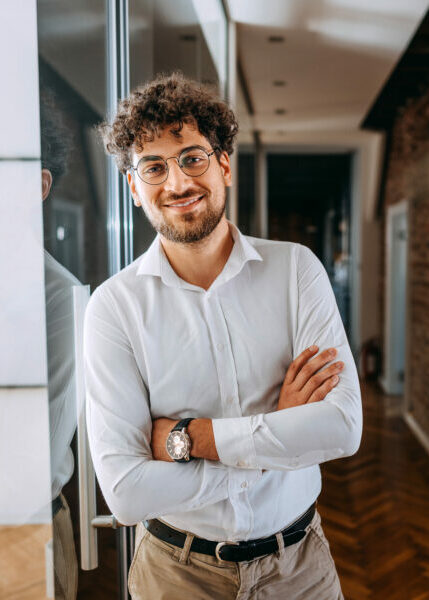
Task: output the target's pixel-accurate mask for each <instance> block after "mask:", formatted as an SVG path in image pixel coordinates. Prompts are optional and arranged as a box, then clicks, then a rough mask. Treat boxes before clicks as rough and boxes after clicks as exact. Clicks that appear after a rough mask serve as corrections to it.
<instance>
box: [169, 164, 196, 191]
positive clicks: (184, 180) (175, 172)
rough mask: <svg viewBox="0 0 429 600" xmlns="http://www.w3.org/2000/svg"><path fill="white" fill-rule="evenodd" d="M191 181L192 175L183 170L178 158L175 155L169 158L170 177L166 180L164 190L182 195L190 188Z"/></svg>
mask: <svg viewBox="0 0 429 600" xmlns="http://www.w3.org/2000/svg"><path fill="white" fill-rule="evenodd" d="M190 182H191V183H192V177H190V176H189V175H186V173H184V172H183V171H182V169H181V168H180V167H179V162H178V160H177V158H176V157H175V156H173V157H172V158H171V159H168V177H167V179H166V181H165V182H164V190H165V191H166V192H170V193H174V194H177V195H180V194H181V193H182V192H184V191H185V190H186V189H188V188H189V183H190Z"/></svg>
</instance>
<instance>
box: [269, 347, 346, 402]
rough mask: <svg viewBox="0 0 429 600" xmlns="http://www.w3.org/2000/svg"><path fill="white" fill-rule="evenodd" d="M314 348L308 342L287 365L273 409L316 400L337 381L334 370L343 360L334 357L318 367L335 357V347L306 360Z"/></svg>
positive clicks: (323, 395) (315, 351)
mask: <svg viewBox="0 0 429 600" xmlns="http://www.w3.org/2000/svg"><path fill="white" fill-rule="evenodd" d="M318 350H319V348H318V347H317V346H310V348H307V349H306V350H304V352H302V353H301V354H300V355H299V356H298V357H297V358H296V359H295V360H294V361H293V362H292V363H291V364H290V365H289V368H288V370H287V373H286V377H285V379H284V382H283V386H282V389H281V391H280V397H279V401H278V406H277V410H282V409H283V408H291V407H292V406H300V405H301V404H307V403H310V402H320V400H323V399H324V398H325V396H326V395H327V394H328V393H329V392H330V391H331V390H332V388H334V387H335V386H336V385H337V384H338V381H339V377H338V373H340V372H341V371H342V369H343V368H344V363H342V362H341V361H338V362H336V363H334V364H332V365H330V366H329V367H327V368H326V369H323V370H321V371H320V369H321V368H322V367H323V366H325V365H326V364H327V363H328V362H330V361H331V360H333V359H334V358H335V356H336V354H337V351H336V350H335V348H328V350H324V351H323V352H321V353H320V354H319V355H318V356H316V357H315V358H312V359H311V360H310V358H311V357H312V356H314V355H315V354H316V353H317V352H318Z"/></svg>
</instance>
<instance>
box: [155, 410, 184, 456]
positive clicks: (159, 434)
mask: <svg viewBox="0 0 429 600" xmlns="http://www.w3.org/2000/svg"><path fill="white" fill-rule="evenodd" d="M178 422H179V421H178V420H175V419H167V418H166V417H160V418H159V419H155V420H154V421H152V438H151V441H150V447H151V448H152V456H153V459H154V460H166V461H168V462H174V461H173V459H172V458H171V457H170V455H169V454H168V452H167V448H166V447H165V444H166V442H167V437H168V434H169V433H170V431H171V430H172V429H173V427H174V426H175V425H177V423H178Z"/></svg>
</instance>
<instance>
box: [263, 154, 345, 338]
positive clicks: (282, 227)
mask: <svg viewBox="0 0 429 600" xmlns="http://www.w3.org/2000/svg"><path fill="white" fill-rule="evenodd" d="M352 156H353V155H352V153H342V154H268V155H267V168H268V215H269V216H268V234H269V238H270V239H274V240H282V241H290V242H297V243H300V244H303V245H304V246H307V247H308V248H310V249H311V250H312V251H313V252H314V253H315V254H316V256H317V257H318V258H319V259H320V261H321V262H322V263H323V265H324V267H325V269H326V271H327V273H328V276H329V279H330V281H331V285H332V288H333V290H334V294H335V298H336V301H337V305H338V309H339V311H340V315H341V318H342V320H343V323H344V327H345V330H346V333H347V336H348V337H349V338H350V330H351V315H350V312H351V311H350V287H351V256H350V247H351V236H350V232H351V191H350V190H351V169H352Z"/></svg>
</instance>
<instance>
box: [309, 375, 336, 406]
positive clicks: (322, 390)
mask: <svg viewBox="0 0 429 600" xmlns="http://www.w3.org/2000/svg"><path fill="white" fill-rule="evenodd" d="M339 381H340V378H339V377H338V375H334V376H333V377H330V378H329V379H328V380H326V381H325V383H324V384H323V385H321V386H320V387H318V388H317V390H316V391H314V392H313V393H312V394H311V396H310V399H309V400H308V402H307V404H310V402H320V401H321V400H323V399H324V398H325V397H326V396H327V395H328V394H329V392H330V391H331V390H332V389H333V388H334V387H335V386H336V385H338V382H339Z"/></svg>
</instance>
